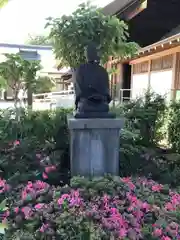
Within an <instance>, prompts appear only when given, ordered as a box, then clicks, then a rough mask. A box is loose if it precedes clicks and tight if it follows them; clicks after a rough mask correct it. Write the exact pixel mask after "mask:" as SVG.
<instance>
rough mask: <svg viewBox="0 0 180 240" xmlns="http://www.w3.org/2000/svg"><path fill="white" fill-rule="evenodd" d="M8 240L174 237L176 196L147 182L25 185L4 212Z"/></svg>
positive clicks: (179, 217)
mask: <svg viewBox="0 0 180 240" xmlns="http://www.w3.org/2000/svg"><path fill="white" fill-rule="evenodd" d="M6 221H7V224H8V229H7V231H6V234H5V237H6V239H11V240H13V239H19V240H22V239H31V240H34V239H37V240H38V239H41V240H43V239H63V240H66V239H67V240H69V239H85V240H86V239H88V240H89V239H94V240H96V239H97V240H99V239H107V240H109V239H132V240H134V239H144V240H151V239H152V240H155V239H164V240H166V239H167V240H169V239H178V237H179V234H180V226H179V222H180V193H178V192H175V191H172V190H169V188H168V186H163V185H160V184H158V183H156V182H154V181H152V180H148V179H146V178H136V179H133V178H122V179H119V178H116V179H112V178H111V177H106V178H100V179H94V180H92V181H89V180H87V179H84V178H76V179H73V180H72V183H71V187H68V186H65V187H62V188H60V187H58V188H54V187H50V186H49V185H48V184H47V183H43V182H41V181H37V182H34V183H33V182H29V183H28V184H27V186H25V187H23V188H22V189H21V190H20V191H19V194H16V196H15V198H14V201H13V202H12V203H11V204H10V209H9V211H8V212H7V213H6Z"/></svg>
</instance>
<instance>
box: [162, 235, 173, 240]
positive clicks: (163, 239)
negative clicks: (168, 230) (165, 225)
mask: <svg viewBox="0 0 180 240" xmlns="http://www.w3.org/2000/svg"><path fill="white" fill-rule="evenodd" d="M161 240H172V239H171V238H170V237H167V236H163V237H162V238H161Z"/></svg>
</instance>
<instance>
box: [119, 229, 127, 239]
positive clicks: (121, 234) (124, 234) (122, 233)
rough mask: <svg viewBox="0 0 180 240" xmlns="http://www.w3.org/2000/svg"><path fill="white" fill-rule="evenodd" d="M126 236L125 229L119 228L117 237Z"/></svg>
mask: <svg viewBox="0 0 180 240" xmlns="http://www.w3.org/2000/svg"><path fill="white" fill-rule="evenodd" d="M126 236H127V230H126V229H125V228H121V229H120V231H119V237H123V238H124V237H126Z"/></svg>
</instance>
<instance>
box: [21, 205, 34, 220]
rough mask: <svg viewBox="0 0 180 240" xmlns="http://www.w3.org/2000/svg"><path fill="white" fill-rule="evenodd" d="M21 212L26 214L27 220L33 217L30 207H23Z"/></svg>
mask: <svg viewBox="0 0 180 240" xmlns="http://www.w3.org/2000/svg"><path fill="white" fill-rule="evenodd" d="M21 211H22V212H23V213H24V215H25V218H26V219H29V218H30V217H31V216H32V209H31V208H30V207H23V208H22V209H21Z"/></svg>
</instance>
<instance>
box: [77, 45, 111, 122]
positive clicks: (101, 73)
mask: <svg viewBox="0 0 180 240" xmlns="http://www.w3.org/2000/svg"><path fill="white" fill-rule="evenodd" d="M86 58H87V63H85V64H81V65H80V67H79V68H78V69H77V71H76V77H75V83H74V87H75V95H76V99H75V106H76V113H75V118H113V117H115V116H114V114H112V113H110V112H109V103H110V102H111V97H110V94H109V76H108V73H107V71H106V70H105V69H104V68H103V67H102V66H100V58H99V56H98V54H97V50H96V46H95V44H94V43H91V44H89V45H88V47H87V49H86Z"/></svg>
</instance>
